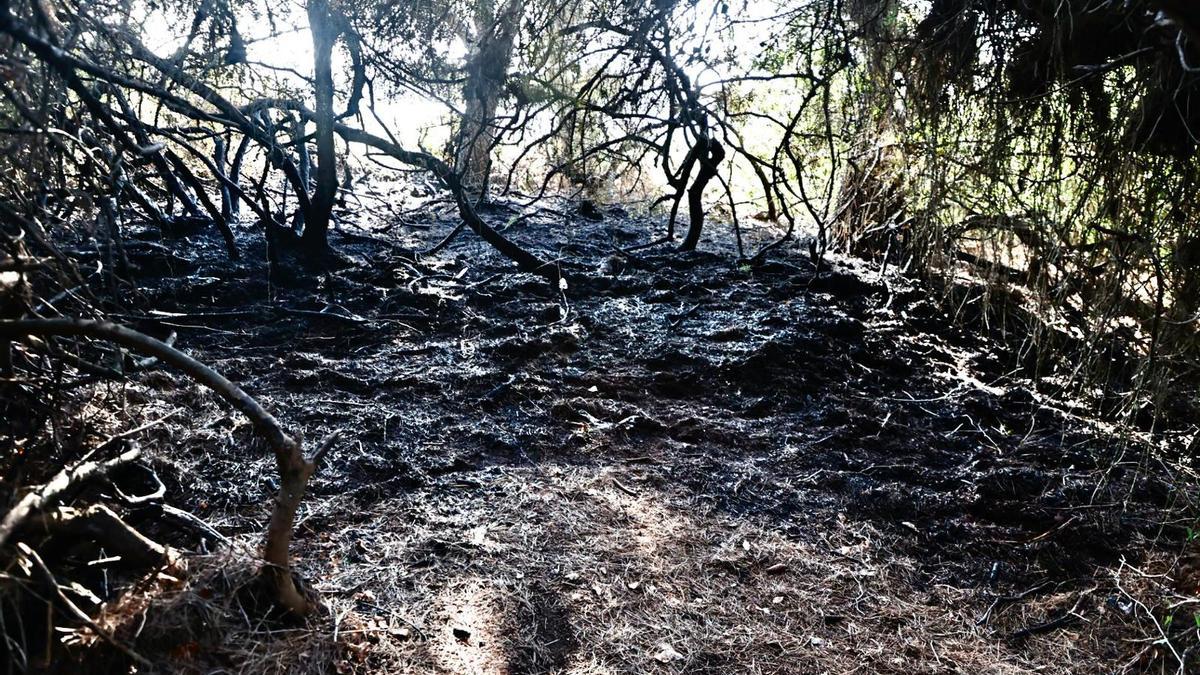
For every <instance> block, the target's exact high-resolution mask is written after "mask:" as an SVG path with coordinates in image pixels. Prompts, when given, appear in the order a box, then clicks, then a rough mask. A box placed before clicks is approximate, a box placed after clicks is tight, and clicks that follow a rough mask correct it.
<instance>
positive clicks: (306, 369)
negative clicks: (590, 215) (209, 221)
mask: <svg viewBox="0 0 1200 675" xmlns="http://www.w3.org/2000/svg"><path fill="white" fill-rule="evenodd" d="M489 217H490V218H492V219H493V220H495V221H496V222H497V223H501V224H502V223H510V224H512V223H514V222H515V223H516V224H512V225H511V227H509V228H508V230H507V233H508V234H509V235H510V236H512V237H513V238H514V239H516V240H518V241H521V242H523V243H526V244H527V245H531V246H532V247H535V248H537V249H539V250H540V251H541V252H543V253H544V254H545V255H547V256H548V257H553V258H556V259H558V260H560V261H561V264H562V266H563V269H564V272H565V274H566V277H567V279H568V287H567V289H566V291H565V292H559V291H558V290H557V289H554V288H551V287H550V286H549V285H548V284H547V283H546V282H545V281H543V280H540V279H538V278H535V277H532V276H528V275H522V274H514V273H511V272H510V269H509V266H508V265H507V264H506V263H505V261H504V260H503V259H501V258H499V257H498V256H497V255H496V254H495V253H493V252H492V251H491V250H489V249H488V248H487V247H486V246H485V245H483V244H482V243H480V242H478V241H477V240H476V239H475V238H474V237H471V236H470V234H469V233H466V234H464V235H463V236H461V237H459V238H458V239H457V240H456V241H455V243H454V244H453V245H451V246H450V247H449V248H448V249H447V250H446V251H444V252H442V253H440V254H438V255H435V256H432V257H428V258H424V259H420V260H418V259H414V258H413V257H412V256H411V255H410V254H409V253H408V251H409V250H410V249H414V248H419V247H421V246H426V245H429V244H431V243H433V242H434V241H436V240H437V238H438V237H439V236H440V235H442V234H444V232H445V230H446V228H447V227H450V226H451V225H450V224H446V223H440V222H439V223H434V226H433V227H428V223H426V224H425V226H422V227H401V226H397V227H396V228H394V229H392V230H390V231H380V232H373V233H369V234H367V233H365V232H363V231H360V230H356V231H354V232H353V233H351V232H342V233H335V234H334V236H333V239H334V243H335V245H336V246H338V247H339V249H340V250H341V251H342V252H343V254H344V255H345V256H346V258H347V261H346V262H347V264H346V266H344V267H343V268H342V269H340V270H337V271H335V272H330V273H324V274H320V275H316V277H315V278H306V277H305V275H304V274H303V273H299V272H298V271H297V270H296V269H294V268H291V267H289V266H287V265H282V266H277V267H276V268H275V269H273V270H272V271H270V273H268V269H267V265H266V263H265V261H264V260H263V257H264V256H263V251H262V250H261V249H255V248H254V247H253V245H252V244H249V243H247V246H248V256H247V260H246V261H244V262H241V263H237V264H234V263H230V262H228V261H226V260H224V259H222V257H221V256H220V254H219V253H217V252H216V251H215V250H213V248H212V247H213V243H212V242H208V244H205V245H196V246H193V247H190V248H189V247H188V246H179V245H171V246H170V248H169V251H170V252H168V249H167V248H164V246H163V244H162V243H161V242H159V241H157V238H158V236H159V235H158V234H157V233H153V234H147V235H145V236H143V237H141V239H142V240H141V241H130V242H128V244H127V253H128V255H129V256H130V258H131V261H132V262H133V263H134V264H135V265H137V266H138V267H140V269H141V274H142V277H141V284H142V286H143V290H142V291H141V292H142V294H143V297H141V298H139V299H138V300H137V301H136V302H131V306H134V307H137V309H136V310H130V311H129V313H127V314H125V315H123V316H120V317H118V318H120V319H122V320H124V321H125V322H127V323H129V324H132V325H134V326H136V327H138V328H141V329H142V330H145V331H147V332H150V333H153V334H156V335H164V334H166V333H167V332H169V331H175V332H177V333H178V335H179V338H178V345H179V346H180V347H181V348H183V349H185V350H187V351H189V352H190V353H192V354H194V355H196V356H197V357H199V358H201V359H202V360H205V361H206V362H208V363H210V364H211V365H213V366H214V367H215V368H216V369H217V370H219V371H220V372H222V373H223V374H225V375H226V376H228V377H229V378H230V379H232V380H234V381H236V382H238V383H239V384H241V385H242V386H243V387H244V388H246V389H247V391H249V392H250V393H252V394H253V395H255V396H258V397H259V398H260V400H262V401H264V402H265V403H266V404H267V405H268V407H269V408H271V409H272V410H273V411H274V412H276V413H277V414H278V415H279V416H280V417H281V418H282V419H283V420H284V421H285V422H286V423H287V424H289V425H291V426H292V427H293V428H296V429H301V430H303V431H304V433H305V437H306V438H308V439H309V440H310V442H311V441H315V440H317V439H319V438H321V437H323V436H324V435H325V434H327V433H329V432H331V431H333V430H335V429H341V430H342V431H343V436H342V440H341V441H340V442H339V444H338V446H337V447H336V449H335V451H334V452H333V454H332V455H331V458H330V460H329V461H328V463H327V464H326V466H324V467H323V468H322V470H321V472H320V474H319V475H318V476H317V477H316V479H315V480H314V483H313V486H312V491H311V493H310V495H309V497H308V498H307V500H306V503H305V506H304V508H303V510H302V513H301V517H300V521H299V525H298V528H297V539H296V544H295V548H296V550H297V552H298V560H299V564H298V567H299V570H300V572H301V574H302V575H303V576H304V578H305V579H306V580H307V582H308V583H309V584H311V585H312V586H313V587H314V588H315V589H316V590H318V591H319V592H320V593H321V594H322V597H323V598H324V599H325V600H326V604H327V606H328V613H327V615H325V616H324V617H323V618H320V619H318V620H316V623H317V624H318V627H317V628H314V627H312V626H308V627H286V626H284V627H277V628H275V629H272V630H269V631H266V632H265V633H264V630H263V629H262V627H261V626H260V625H256V624H254V622H252V621H250V620H249V619H247V620H246V621H245V622H244V625H240V628H239V627H238V626H239V621H240V620H239V619H237V617H233V618H230V617H224V618H223V619H220V620H218V619H216V618H214V617H212V616H208V615H205V616H206V617H207V619H206V621H208V623H204V622H203V621H200V620H199V619H197V618H196V616H199V614H200V613H202V612H201V610H199V609H196V608H195V607H194V606H193V605H194V604H195V603H197V602H199V600H198V599H197V595H196V594H192V595H191V596H187V597H184V596H182V595H181V596H180V597H178V598H176V599H174V600H163V601H161V602H159V603H158V605H157V607H158V608H157V609H151V614H152V615H153V614H154V613H155V612H157V613H158V618H157V619H156V620H151V621H149V622H148V623H147V626H149V628H148V629H147V630H146V631H143V633H142V634H141V635H140V636H139V637H138V638H137V646H138V648H140V649H142V650H143V651H150V652H152V653H155V654H159V655H161V658H163V659H167V660H168V662H169V663H170V664H171V665H170V668H179V667H184V668H187V667H193V668H196V669H207V668H212V667H226V668H231V669H243V670H264V671H272V670H277V669H291V670H295V671H309V670H329V669H337V670H340V671H343V672H350V671H355V670H365V671H374V672H413V673H426V672H448V673H476V672H479V673H491V672H496V673H501V672H508V673H533V672H570V673H617V672H657V671H661V672H689V673H730V672H750V673H753V672H764V673H768V672H769V673H805V672H851V671H854V670H856V669H857V670H858V671H859V672H898V673H899V672H903V673H908V672H955V671H961V670H970V671H975V672H1026V671H1034V670H1037V671H1038V672H1091V671H1110V670H1111V669H1113V668H1115V667H1119V664H1120V663H1125V662H1129V661H1130V660H1131V659H1135V660H1136V659H1141V661H1140V662H1138V663H1141V662H1145V663H1147V664H1151V663H1153V662H1154V659H1155V658H1159V657H1161V656H1162V655H1161V654H1154V653H1151V654H1148V653H1147V651H1146V649H1144V647H1145V644H1146V643H1136V642H1132V643H1131V642H1129V640H1136V639H1139V638H1142V637H1144V636H1145V635H1146V634H1147V632H1148V631H1151V629H1150V628H1148V626H1152V624H1151V623H1148V619H1147V618H1146V617H1145V616H1141V615H1139V612H1138V609H1137V606H1136V605H1135V603H1134V593H1133V592H1132V591H1131V590H1130V589H1129V588H1127V586H1130V587H1132V586H1131V584H1132V583H1133V582H1130V581H1124V582H1123V581H1122V580H1123V579H1126V578H1127V577H1132V578H1135V579H1136V578H1140V577H1139V575H1138V574H1136V573H1135V571H1134V570H1133V567H1130V566H1138V565H1143V564H1150V561H1151V560H1153V559H1155V556H1157V555H1159V553H1161V552H1171V551H1175V550H1178V548H1179V547H1180V545H1181V544H1182V542H1183V540H1184V539H1185V538H1186V534H1185V530H1184V527H1185V526H1186V524H1187V523H1186V522H1183V521H1181V520H1180V521H1178V522H1176V519H1177V518H1178V517H1179V516H1178V514H1179V512H1180V511H1181V509H1182V507H1183V505H1184V504H1185V503H1186V502H1188V501H1189V499H1190V495H1187V494H1184V493H1183V492H1181V491H1180V490H1178V489H1177V488H1176V487H1175V485H1174V484H1173V481H1172V480H1170V479H1169V474H1168V473H1166V472H1164V471H1163V470H1162V469H1161V468H1160V463H1159V462H1158V461H1157V460H1156V459H1155V458H1154V457H1153V455H1152V454H1149V453H1148V452H1147V451H1146V450H1145V448H1144V447H1143V446H1142V445H1139V444H1138V443H1135V442H1133V441H1132V440H1131V438H1130V437H1127V436H1118V435H1114V434H1111V433H1110V432H1109V431H1108V430H1107V427H1106V426H1105V424H1104V420H1096V419H1093V418H1091V417H1090V416H1089V415H1088V414H1087V413H1086V411H1085V410H1084V409H1082V408H1080V407H1079V406H1078V405H1074V404H1069V403H1067V402H1064V401H1059V400H1056V399H1055V398H1054V397H1053V396H1051V395H1048V394H1045V393H1038V392H1037V391H1036V389H1037V387H1035V386H1034V385H1033V384H1032V383H1031V381H1030V380H1029V379H1028V378H1026V377H1025V376H1023V375H1022V371H1021V370H1020V369H1016V368H1014V364H1016V363H1018V362H1019V359H1018V358H1016V357H1015V356H1014V353H1015V350H1016V349H1017V348H1018V347H1019V345H1020V343H1021V336H1019V335H1016V336H1014V335H1011V334H1009V335H1008V336H1007V339H1006V340H1002V339H1000V338H998V337H995V336H992V337H989V336H988V334H987V332H986V331H984V330H982V329H980V328H979V327H978V326H972V325H971V324H970V323H969V322H967V323H966V324H963V323H962V322H956V321H955V320H953V318H952V317H951V316H950V315H949V314H948V313H947V312H946V311H945V310H944V309H943V305H941V304H940V303H938V302H936V300H935V299H934V298H935V297H936V296H937V294H936V293H933V294H931V293H929V292H927V290H925V289H923V288H921V287H920V286H919V285H918V284H916V283H915V282H912V281H906V280H905V279H903V278H902V277H900V276H897V275H889V276H888V277H887V278H881V277H880V276H879V275H878V274H877V273H876V272H875V271H874V270H873V269H870V268H869V267H868V266H867V265H866V264H864V263H861V262H855V261H853V260H848V259H838V258H835V259H832V260H831V261H830V263H829V265H830V267H829V269H827V270H824V271H822V272H821V273H820V274H816V270H815V269H814V267H813V265H812V264H811V262H810V261H809V260H808V255H807V251H806V249H804V247H802V246H795V247H783V248H781V249H779V250H778V251H776V252H775V253H774V254H772V255H770V256H768V257H767V258H766V260H765V261H764V262H762V263H759V264H754V265H748V264H744V263H739V262H738V261H737V260H736V259H735V256H733V255H731V254H729V253H727V251H728V250H729V248H728V247H727V246H726V243H725V242H724V241H723V240H722V241H718V242H715V243H714V242H708V243H707V248H705V247H702V250H701V252H698V253H693V254H678V253H675V252H673V251H668V250H661V249H649V250H645V251H639V252H637V253H634V254H631V255H623V254H617V253H616V252H617V251H618V249H620V248H623V247H628V246H630V245H632V244H636V243H638V242H640V241H642V240H644V239H645V238H646V237H648V233H649V231H650V229H651V228H650V227H649V226H648V225H647V224H646V223H645V222H641V221H639V220H637V219H634V218H630V217H628V216H626V215H624V214H623V213H619V212H613V213H610V214H608V215H607V216H606V217H604V218H603V219H602V220H599V221H593V220H589V219H585V218H580V217H577V216H574V215H571V214H567V215H563V214H558V215H555V214H553V213H551V214H549V215H540V216H534V217H530V218H519V219H518V218H513V213H512V212H510V211H506V210H505V209H503V208H500V209H498V210H497V211H496V212H495V213H491V214H489ZM255 238H256V237H255ZM245 239H246V240H247V242H249V241H251V240H252V237H251V236H250V235H249V234H247V235H246V237H245ZM199 244H204V242H203V241H200V242H199ZM1067 365H1069V364H1067ZM1043 388H1045V387H1043ZM129 395H130V397H131V400H133V402H134V403H136V404H139V405H141V406H142V407H143V408H144V410H143V413H142V414H143V415H144V417H146V418H151V417H154V416H156V415H159V414H161V413H164V412H170V411H172V410H178V411H181V412H180V413H179V414H177V415H176V416H175V417H173V418H172V420H171V422H170V423H169V424H163V425H160V426H158V427H156V428H155V429H153V430H151V431H150V432H149V433H150V435H151V436H152V437H153V438H152V440H148V441H146V442H145V443H144V446H146V447H147V449H148V450H149V451H150V452H152V454H153V455H154V457H155V460H154V461H155V463H156V466H157V468H158V470H159V473H160V475H161V476H162V477H163V478H164V480H166V481H167V483H168V487H169V492H168V494H169V495H170V499H171V501H173V502H174V503H175V504H176V505H178V506H180V507H182V508H185V509H188V510H189V511H192V512H194V513H196V514H197V515H199V516H200V517H202V518H204V519H205V520H207V521H208V522H210V523H212V524H213V525H214V526H216V527H217V528H218V529H220V530H221V531H223V532H225V533H226V534H231V535H236V537H235V538H236V539H238V540H239V541H241V542H245V543H247V544H252V543H254V542H256V541H257V537H258V536H259V533H260V532H261V528H262V523H263V519H264V514H265V510H266V504H267V502H268V500H269V494H270V493H271V492H272V490H273V488H274V477H273V466H272V462H271V459H270V458H269V456H268V455H267V453H265V452H263V451H262V450H261V447H259V446H258V445H257V444H256V443H255V442H253V440H252V434H251V432H250V430H249V428H248V426H247V425H246V424H245V423H244V422H243V421H242V420H240V419H238V418H237V417H236V416H235V415H234V414H233V413H231V412H230V411H228V410H225V409H224V408H223V407H222V406H220V405H218V404H217V403H215V402H214V401H213V400H212V399H211V397H210V396H208V395H206V394H204V393H202V392H201V391H200V390H198V389H197V388H195V387H194V386H193V385H191V384H190V383H188V382H187V381H186V380H185V379H184V378H182V377H179V376H176V375H172V374H170V373H168V372H155V373H151V374H149V375H147V376H145V377H144V378H143V380H142V382H141V383H140V384H137V385H134V386H133V388H132V390H131V391H130V394H129ZM174 543H176V544H178V545H179V546H181V547H184V548H187V547H189V546H191V545H194V542H189V541H187V538H186V537H185V536H184V535H179V536H178V537H177V538H176V539H175V542H174ZM221 555H222V554H220V553H216V554H214V556H213V560H214V562H213V564H214V565H215V566H216V567H220V559H221ZM1123 561H1124V562H1123ZM216 576H220V575H216ZM215 578H216V577H210V578H209V579H208V582H209V583H213V584H216V585H218V586H219V585H220V583H226V584H228V583H232V582H229V580H228V579H225V580H224V581H223V582H218V581H215V580H214V579H215ZM214 592H216V591H214ZM199 595H200V596H202V597H206V596H204V594H203V593H201V594H199ZM189 608H190V609H189ZM205 611H212V610H211V609H210V610H205ZM1147 611H1149V610H1147ZM189 612H191V614H189ZM165 616H171V617H174V619H175V620H176V624H177V625H175V628H174V629H172V628H171V626H172V625H173V624H172V622H171V621H168V620H166V619H165V618H164V617H165ZM189 617H190V618H189ZM1189 622H1190V621H1189ZM202 625H205V626H209V628H203V627H201V626H202ZM231 626H233V627H234V628H236V629H237V630H241V631H242V634H241V635H242V638H237V637H236V636H231V635H230V631H231V630H233V628H231ZM1151 632H1152V631H1151ZM264 634H265V635H267V636H268V638H266V640H265V642H264V641H263V640H264V638H263V637H262V636H263V635H264ZM248 636H253V639H251V637H248ZM239 639H240V640H241V642H239ZM251 643H253V644H254V645H257V646H254V647H248V646H246V645H249V644H251ZM1163 658H1167V659H1168V661H1166V663H1167V665H1170V661H1169V657H1163Z"/></svg>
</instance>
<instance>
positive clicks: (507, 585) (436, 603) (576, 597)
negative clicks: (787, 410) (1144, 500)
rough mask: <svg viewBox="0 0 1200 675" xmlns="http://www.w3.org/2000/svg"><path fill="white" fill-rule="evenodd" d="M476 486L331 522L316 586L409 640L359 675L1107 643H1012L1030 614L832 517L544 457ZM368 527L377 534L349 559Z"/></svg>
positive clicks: (1061, 652)
mask: <svg viewBox="0 0 1200 675" xmlns="http://www.w3.org/2000/svg"><path fill="white" fill-rule="evenodd" d="M472 478H473V479H476V480H480V482H481V483H482V485H481V486H480V487H479V488H477V489H473V490H471V491H469V492H463V493H462V495H461V497H459V498H456V499H453V500H447V499H445V498H444V497H443V498H440V499H433V498H430V497H429V496H428V495H426V494H425V493H424V492H423V491H415V492H413V493H411V494H409V495H405V496H403V497H401V498H398V499H395V500H390V501H387V502H384V503H381V504H378V505H376V506H375V507H373V508H372V509H371V510H370V512H368V513H364V514H363V521H362V523H361V526H360V527H356V528H355V529H352V530H347V531H345V532H342V533H331V534H330V536H329V537H328V540H327V543H326V544H325V545H324V546H323V547H322V548H324V555H333V557H335V558H341V559H342V560H343V562H342V563H341V564H340V565H339V567H338V570H337V572H336V573H335V574H334V575H333V576H332V578H330V579H328V580H327V581H326V582H324V584H323V588H324V589H325V591H326V594H327V595H328V596H329V597H330V600H331V604H332V606H333V607H334V608H335V611H337V608H340V611H342V612H346V613H347V614H348V615H350V616H352V617H353V621H354V622H355V623H357V624H366V625H371V624H379V625H388V626H392V627H396V626H403V627H406V628H405V629H404V630H403V632H402V635H403V637H402V638H400V639H397V637H396V636H397V635H398V634H400V633H398V632H397V631H396V630H394V629H393V630H392V631H391V632H390V633H387V632H386V631H384V632H381V633H380V634H379V635H376V636H374V637H371V636H368V637H367V639H368V640H370V647H369V649H365V650H364V651H363V654H364V655H365V656H364V659H363V662H362V663H361V664H359V665H360V666H361V667H366V668H369V669H371V670H374V671H377V672H411V673H424V672H442V673H497V674H500V673H527V672H562V673H617V672H622V673H624V672H663V673H671V672H687V673H714V674H715V673H731V672H738V673H805V672H854V671H858V672H893V673H914V672H981V673H1023V672H1080V671H1090V670H1094V669H1097V668H1100V667H1101V661H1102V658H1101V656H1102V655H1101V651H1100V650H1099V649H1098V648H1097V646H1096V645H1094V644H1090V643H1089V637H1088V636H1086V635H1080V634H1078V633H1075V634H1072V635H1071V637H1072V639H1069V640H1068V639H1064V636H1063V635H1061V634H1060V635H1051V636H1048V637H1039V636H1032V637H1031V638H1030V639H1029V640H1027V641H1023V642H1020V643H1008V642H1006V641H1005V640H1004V639H1003V636H1004V635H1005V634H1006V633H1007V632H1010V631H1012V630H1014V628H1019V627H1020V626H1021V625H1022V622H1030V623H1033V622H1036V619H1035V618H1032V617H1030V616H1017V615H1010V614H1009V613H1006V612H1004V611H1003V610H1001V611H997V612H994V616H992V617H990V618H989V621H988V622H987V623H986V624H983V623H981V622H980V621H979V619H980V616H981V615H982V613H983V612H984V611H985V610H986V608H987V606H988V605H989V602H990V598H989V597H988V595H987V594H986V593H980V592H976V591H972V590H970V589H959V588H952V587H949V586H933V587H923V586H922V585H921V583H920V580H919V577H918V575H916V574H915V573H914V569H915V568H916V563H915V562H914V561H913V560H912V559H910V558H908V557H905V556H903V555H898V554H897V553H896V552H895V547H894V545H895V543H896V542H895V541H894V539H893V537H889V536H887V535H884V534H882V533H881V532H880V531H879V530H878V529H876V528H875V527H873V526H872V525H870V524H866V523H863V522H856V521H854V520H853V519H850V518H846V517H843V516H841V515H829V514H821V515H819V516H816V517H814V518H813V519H811V521H807V520H806V521H805V522H806V525H807V527H804V528H801V529H800V530H799V534H786V533H784V532H782V531H781V530H780V529H778V528H776V527H772V526H770V525H768V524H764V523H761V522H756V521H754V520H753V519H736V518H731V517H729V516H727V515H724V514H722V513H720V512H717V511H714V510H712V509H710V508H707V507H704V506H702V505H700V504H698V503H696V502H695V501H694V500H691V499H689V498H687V497H683V496H680V495H679V494H676V493H675V492H674V491H672V490H670V489H669V488H668V489H659V488H656V487H653V486H649V485H646V484H644V483H640V482H639V481H638V480H637V477H636V476H635V475H630V474H628V473H624V472H622V471H621V470H619V469H612V468H587V467H569V466H549V467H544V468H542V469H520V470H504V471H500V472H490V475H485V474H476V475H473V476H472ZM802 518H803V517H802ZM364 530H365V531H369V532H371V533H372V535H371V541H370V542H369V543H368V544H367V545H366V552H364V553H361V554H359V555H355V554H353V553H352V552H353V551H355V550H360V551H362V550H363V548H364V546H363V544H362V540H361V539H360V533H361V532H362V531H364ZM337 552H342V553H343V554H344V555H342V556H339V555H338V554H337ZM351 558H357V560H356V562H353V563H349V562H346V561H348V560H350V559H351ZM312 572H313V573H318V572H319V570H318V568H313V569H312ZM340 588H341V589H344V590H338V589H340ZM363 589H370V592H369V594H367V595H364V594H363ZM1064 600H1065V599H1064ZM1026 611H1028V610H1026ZM408 627H411V628H408Z"/></svg>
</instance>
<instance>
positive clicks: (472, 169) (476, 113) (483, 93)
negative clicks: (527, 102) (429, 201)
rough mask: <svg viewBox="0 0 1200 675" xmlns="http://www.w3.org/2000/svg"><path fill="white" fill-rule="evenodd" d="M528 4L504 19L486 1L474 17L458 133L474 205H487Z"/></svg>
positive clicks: (512, 6) (516, 4)
mask: <svg viewBox="0 0 1200 675" xmlns="http://www.w3.org/2000/svg"><path fill="white" fill-rule="evenodd" d="M524 10H525V2H524V0H508V2H507V3H506V4H505V6H504V7H503V8H502V9H501V11H500V12H499V13H497V12H496V11H495V5H494V0H483V1H482V2H480V3H479V7H478V9H477V11H476V14H475V32H476V42H475V48H474V49H473V50H472V51H471V55H470V57H469V58H468V61H467V77H466V84H465V85H464V86H463V99H464V102H465V104H466V105H465V110H464V111H463V119H462V122H461V124H460V125H459V130H458V144H457V146H458V149H457V157H456V158H455V159H456V161H455V163H456V165H457V167H456V168H457V169H458V172H459V174H460V175H461V176H462V185H463V188H465V189H466V191H467V195H468V196H469V198H470V199H471V200H472V201H473V202H479V201H486V200H487V190H488V177H489V175H490V174H491V170H492V157H491V152H492V146H493V145H494V144H495V142H496V131H495V125H496V110H497V108H499V106H500V98H501V96H502V94H503V93H504V85H505V80H506V78H507V76H508V66H509V63H510V62H511V60H512V48H513V40H514V38H515V37H516V34H517V28H518V24H519V23H520V20H521V15H522V13H523V12H524Z"/></svg>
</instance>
